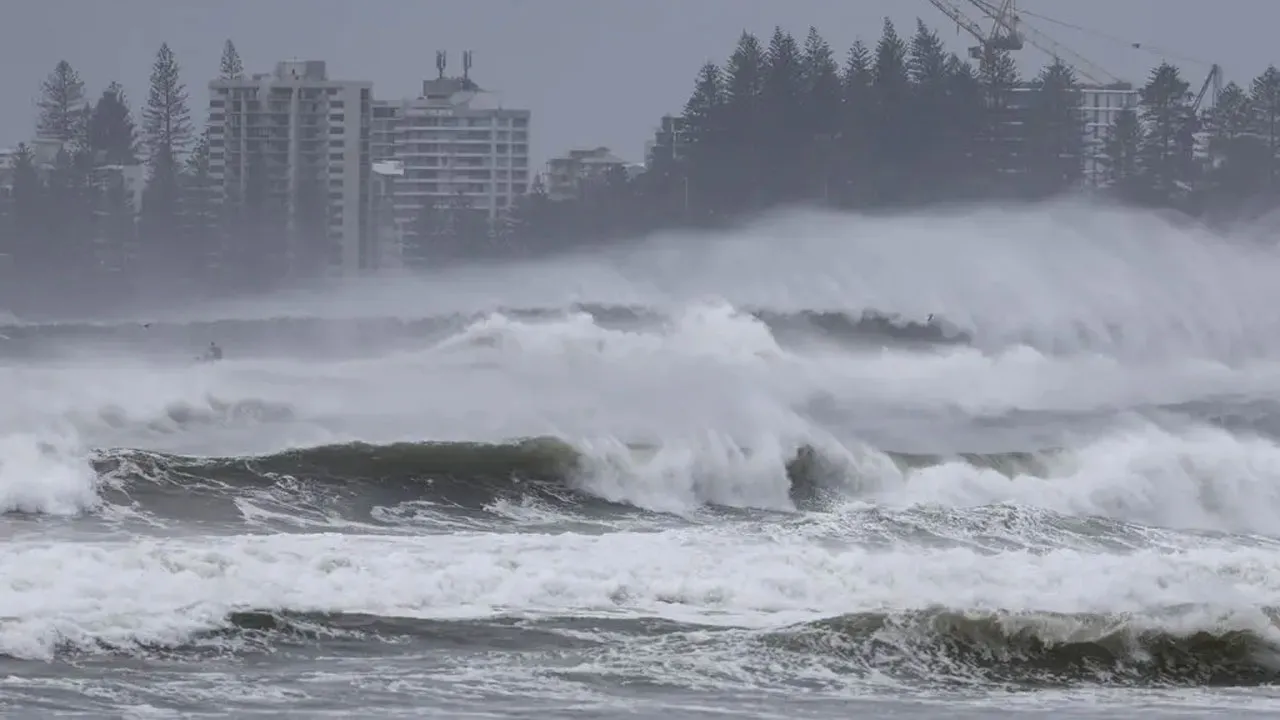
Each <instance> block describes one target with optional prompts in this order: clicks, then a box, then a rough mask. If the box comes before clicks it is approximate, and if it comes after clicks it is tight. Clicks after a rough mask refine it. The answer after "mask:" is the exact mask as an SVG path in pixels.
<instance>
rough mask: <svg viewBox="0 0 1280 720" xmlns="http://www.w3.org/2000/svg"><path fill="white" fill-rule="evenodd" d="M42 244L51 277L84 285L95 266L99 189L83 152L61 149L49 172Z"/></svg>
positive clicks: (86, 156) (87, 157) (86, 155)
mask: <svg viewBox="0 0 1280 720" xmlns="http://www.w3.org/2000/svg"><path fill="white" fill-rule="evenodd" d="M48 175H49V179H48V201H49V202H48V206H47V207H46V210H47V212H48V215H47V217H46V218H45V223H44V226H45V230H46V234H45V236H44V238H43V242H44V245H45V247H46V249H47V250H48V252H49V253H50V257H49V258H48V262H49V269H50V271H51V272H52V273H53V275H52V276H53V277H58V278H59V279H61V280H62V281H64V282H65V281H68V280H70V281H73V282H77V283H83V282H86V281H88V280H89V277H88V276H89V274H90V273H91V272H92V269H93V265H94V261H93V258H94V247H93V241H94V237H95V224H96V223H95V219H96V213H97V210H98V207H99V202H100V188H99V184H98V182H97V179H96V178H95V177H94V176H93V168H92V166H91V165H90V164H89V156H88V153H86V152H77V151H75V150H72V149H69V148H66V147H64V148H63V149H62V150H60V151H59V152H58V154H57V156H56V157H55V158H54V162H53V166H52V167H51V168H50V169H49V173H48Z"/></svg>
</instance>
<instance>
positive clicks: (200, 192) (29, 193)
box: [0, 20, 1280, 308]
mask: <svg viewBox="0 0 1280 720" xmlns="http://www.w3.org/2000/svg"><path fill="white" fill-rule="evenodd" d="M219 74H220V76H221V77H224V78H239V77H243V74H244V69H243V66H242V63H241V61H240V58H239V55H238V53H237V52H236V49H235V46H234V44H233V43H232V42H231V41H227V42H226V43H225V45H224V50H223V55H222V61H221V66H220V68H219ZM1081 89H1082V86H1081V84H1080V83H1079V82H1078V81H1077V79H1076V77H1075V74H1074V72H1073V71H1072V69H1071V68H1070V67H1068V66H1067V65H1065V64H1063V63H1061V62H1053V63H1051V64H1049V65H1048V66H1046V67H1044V68H1042V69H1040V70H1039V71H1038V72H1037V73H1036V74H1035V75H1034V76H1033V77H1031V78H1029V79H1026V78H1024V77H1023V76H1022V75H1021V73H1020V71H1019V69H1018V67H1017V66H1016V64H1015V63H1014V61H1013V60H1012V58H1011V57H1010V56H1009V54H1008V53H1006V52H1002V51H999V50H995V49H990V48H988V49H986V50H984V51H983V52H982V53H981V55H980V57H979V58H977V59H976V61H974V62H970V61H968V60H966V59H963V58H961V57H959V56H957V55H956V54H954V53H949V52H947V51H946V50H945V49H944V46H943V43H942V42H941V40H940V38H939V37H938V35H937V33H936V32H934V31H933V30H931V29H930V28H929V27H928V26H926V25H925V24H924V23H923V22H919V21H917V24H916V29H915V33H914V34H913V35H912V36H911V37H910V38H909V39H904V38H902V37H901V36H899V34H898V32H897V30H896V28H895V27H894V25H893V23H891V22H889V21H887V20H886V21H885V23H884V26H883V28H882V31H881V33H880V38H879V40H878V42H877V43H876V44H875V45H874V46H867V45H864V44H863V43H862V42H857V43H855V44H854V45H853V47H852V48H850V49H849V51H848V52H847V53H845V55H844V57H843V58H838V57H837V55H836V53H835V51H834V50H833V49H832V48H831V46H830V45H829V44H828V43H827V42H826V41H825V40H824V39H823V38H822V36H821V35H820V34H819V33H818V31H817V30H816V29H810V30H809V32H808V34H807V36H806V37H805V38H804V40H803V41H799V40H797V39H796V38H795V37H794V36H792V35H790V34H788V33H787V32H784V31H783V30H781V29H777V30H775V31H774V33H773V34H772V37H770V38H769V40H768V42H767V43H765V42H762V41H761V40H760V39H759V38H757V37H756V36H754V35H751V34H749V33H743V34H742V35H741V36H740V38H739V39H738V42H737V45H736V47H734V49H733V51H732V53H731V54H730V55H729V57H728V59H727V61H726V62H724V63H723V64H716V63H708V64H706V65H705V66H703V67H702V68H700V70H699V71H698V73H697V76H696V78H695V80H694V83H693V90H692V93H691V95H690V97H689V99H688V101H687V102H686V103H685V106H684V108H683V112H682V113H680V115H679V116H678V117H675V118H672V122H671V123H670V128H669V129H670V130H671V132H668V133H666V134H665V135H664V136H663V140H662V141H661V142H659V143H657V145H656V147H655V148H654V151H653V156H652V158H651V162H649V163H648V165H647V167H646V168H645V170H644V171H643V172H640V173H638V174H631V173H628V172H626V171H624V170H623V169H622V168H614V169H613V170H611V171H610V172H609V173H607V174H606V175H605V176H604V177H603V178H600V179H599V181H597V182H592V183H588V184H585V185H584V186H582V187H581V188H580V191H579V193H578V196H577V197H576V198H574V199H571V200H552V199H551V198H550V197H549V196H548V194H547V191H546V188H545V186H543V184H542V183H541V182H540V181H538V180H535V182H534V183H533V186H532V187H531V189H530V191H529V192H528V193H527V194H526V195H525V196H524V197H523V198H522V199H521V200H520V202H518V203H517V204H516V205H515V207H514V208H512V209H511V211H510V212H508V213H505V214H504V215H503V216H502V217H501V219H500V221H499V222H498V223H497V224H496V225H493V226H491V225H490V224H489V223H487V222H478V221H477V217H478V216H477V214H476V213H475V212H471V211H472V210H473V209H472V208H468V207H465V206H463V205H462V204H456V203H444V204H442V205H436V204H432V205H431V207H428V208H424V209H423V213H422V218H421V219H420V220H421V221H420V222H417V223H411V224H410V226H409V227H406V228H401V230H402V231H403V233H404V244H405V246H406V248H405V251H406V253H405V254H406V257H407V258H409V259H410V260H411V261H414V262H416V263H418V264H421V265H426V266H430V265H432V264H438V263H441V262H447V261H450V260H456V259H472V258H476V257H500V258H501V257H519V256H528V255H536V254H542V253H547V252H554V251H556V250H559V249H564V248H566V247H572V246H576V245H582V244H586V243H598V242H607V241H612V240H618V239H623V238H628V237H635V236H639V235H643V234H646V233H651V232H655V231H660V230H666V229H674V228H706V227H723V226H726V225H730V224H732V223H736V222H740V221H742V220H744V219H746V218H750V217H751V216H753V215H756V214H758V213H761V212H765V211H768V210H770V209H773V208H777V207H780V206H785V205H792V204H797V203H802V204H809V205H815V206H822V207H829V208H836V209H843V210H851V211H858V212H893V211H901V210H906V209H910V208H915V207H920V206H926V205H931V204H938V203H959V202H976V201H983V200H1003V201H1036V200H1040V199H1044V198H1050V197H1054V196H1056V195H1060V194H1062V193H1067V192H1074V191H1077V190H1079V189H1081V188H1082V187H1083V186H1084V185H1086V180H1087V179H1088V177H1087V174H1086V169H1087V168H1090V167H1094V166H1096V167H1097V168H1100V171H1099V174H1098V177H1097V178H1096V179H1097V180H1098V183H1097V184H1098V187H1097V188H1093V190H1096V192H1099V193H1102V194H1105V195H1106V196H1109V197H1113V198H1115V199H1117V200H1120V201H1123V202H1126V203H1132V204H1138V205H1142V206H1147V207H1163V208H1175V209H1178V210H1181V211H1183V212H1186V213H1189V214H1193V215H1200V216H1213V217H1232V216H1238V215H1239V214H1241V213H1254V212H1262V211H1265V210H1267V209H1270V208H1271V207H1273V206H1274V205H1275V204H1276V203H1275V199H1276V197H1277V192H1276V190H1277V188H1276V179H1277V169H1278V168H1280V70H1277V69H1276V68H1275V67H1269V68H1267V69H1266V70H1265V71H1264V72H1263V73H1262V74H1260V75H1259V76H1258V77H1257V78H1255V79H1254V80H1253V81H1252V82H1251V83H1250V84H1249V85H1248V86H1247V87H1242V86H1238V85H1235V84H1229V85H1227V86H1226V88H1225V89H1224V90H1223V92H1222V93H1221V95H1220V96H1219V97H1217V98H1216V102H1215V103H1213V105H1212V107H1211V108H1197V106H1196V101H1195V97H1194V94H1193V93H1192V92H1191V90H1192V88H1191V85H1190V83H1189V82H1188V81H1187V80H1186V79H1184V78H1183V77H1182V74H1181V72H1180V70H1179V69H1178V68H1177V67H1176V66H1174V65H1171V64H1168V63H1162V64H1160V65H1159V66H1157V67H1156V68H1155V69H1153V70H1152V71H1151V73H1150V76H1149V77H1148V78H1147V81H1146V83H1145V85H1144V86H1143V87H1141V88H1139V89H1138V99H1139V102H1138V103H1137V105H1136V106H1135V107H1133V108H1131V109H1126V110H1123V111H1121V112H1119V114H1118V116H1117V119H1116V121H1115V122H1114V124H1112V125H1110V126H1109V127H1107V128H1105V132H1102V133H1100V134H1099V135H1098V136H1097V137H1096V138H1092V139H1091V138H1090V137H1088V136H1087V132H1086V131H1087V130H1090V131H1091V130H1092V128H1091V127H1089V124H1088V123H1089V120H1090V119H1089V118H1088V117H1086V108H1084V107H1083V105H1082V97H1083V96H1082V92H1081ZM38 109H39V112H38V118H37V137H38V138H40V140H38V141H37V142H36V143H34V144H23V145H20V146H19V147H18V148H17V152H16V156H15V157H14V165H13V168H12V172H11V191H10V193H9V197H7V198H0V199H2V200H4V201H3V202H0V306H5V305H8V306H9V307H10V308H14V307H16V306H17V302H18V300H22V299H25V300H27V301H28V304H37V305H40V306H48V307H58V306H59V305H64V306H65V305H67V304H68V303H73V304H75V305H80V306H83V305H88V304H93V305H95V306H105V305H109V304H112V303H116V302H122V301H126V300H128V299H130V298H136V297H139V296H141V297H151V298H164V297H172V296H182V295H187V296H189V295H197V296H198V295H207V294H209V293H214V292H240V291H243V290H246V289H267V288H270V287H272V286H273V284H276V283H279V282H281V281H282V280H284V279H285V278H286V276H287V275H288V274H289V272H290V268H291V267H292V268H296V267H306V268H309V271H310V272H320V271H321V270H322V267H323V265H324V261H323V258H317V259H313V260H314V262H311V261H307V262H301V263H299V262H293V263H292V264H290V262H286V261H284V260H282V259H281V258H282V257H283V256H284V255H285V254H287V252H288V249H289V248H295V249H296V248H299V247H302V248H306V247H318V246H320V245H322V243H321V242H320V241H319V240H320V238H318V237H317V238H314V239H313V240H315V242H312V243H311V244H310V245H308V243H307V242H305V240H306V239H305V238H303V242H298V241H297V238H292V239H291V238H290V237H288V236H290V235H305V234H307V233H311V234H321V233H324V230H325V225H326V224H327V212H328V210H327V207H326V206H325V203H324V202H315V203H305V202H293V203H291V204H290V207H289V209H288V210H286V208H285V207H284V206H282V205H276V204H272V203H271V202H268V201H267V197H268V193H267V192H266V190H265V188H263V187H261V186H260V185H259V184H255V183H253V182H248V184H247V185H246V186H245V187H244V188H243V190H244V192H237V193H232V194H228V193H227V192H226V191H225V190H224V188H222V187H215V183H214V182H213V179H212V178H211V177H210V172H209V157H210V147H209V137H208V133H207V132H206V131H203V130H202V129H201V128H200V127H198V126H197V124H196V122H195V121H193V119H192V115H191V110H190V108H189V106H188V94H187V90H186V87H185V85H184V84H183V81H182V79H181V74H180V68H179V64H178V62H177V59H176V58H175V57H174V54H173V52H172V51H171V50H170V48H169V47H168V46H167V45H162V46H161V47H160V49H159V51H158V52H157V54H156V57H155V62H154V64H153V66H152V71H151V81H150V86H149V91H148V94H147V97H146V98H145V100H144V102H143V105H142V109H141V112H140V113H139V114H138V115H137V119H135V114H134V111H133V109H132V106H131V103H130V100H129V98H127V97H126V95H125V93H124V90H123V89H122V87H121V86H120V85H119V84H118V83H112V84H110V85H108V86H107V88H105V89H104V90H103V91H102V92H101V93H100V94H99V95H98V96H97V97H94V98H90V96H89V94H88V92H87V90H86V88H85V85H84V82H83V81H82V80H81V78H80V76H79V75H78V73H77V72H76V71H75V69H74V68H72V66H71V65H70V64H69V63H67V62H65V61H64V62H59V63H58V64H57V66H56V67H55V68H54V69H53V71H52V72H51V73H50V74H49V76H48V77H47V78H46V79H45V80H44V82H43V84H42V87H41V94H40V99H39V102H38ZM42 143H44V145H42ZM50 144H51V145H50ZM50 147H52V148H53V150H52V151H50V150H49V148H50ZM50 152H52V155H51V156H49V153H50ZM42 153H44V156H42ZM250 160H251V161H252V158H251V159H250ZM250 165H251V166H252V165H253V162H250ZM131 173H132V174H131ZM135 176H140V179H141V183H142V186H141V187H142V190H141V203H140V208H135V207H134V197H133V194H132V193H131V192H130V188H129V186H128V184H127V183H126V182H123V181H122V179H127V178H129V177H135ZM273 202H274V201H273ZM135 210H137V212H135ZM288 213H293V215H292V216H290V215H288ZM304 260H305V259H304ZM66 298H70V300H69V301H65V302H64V300H65V299H66Z"/></svg>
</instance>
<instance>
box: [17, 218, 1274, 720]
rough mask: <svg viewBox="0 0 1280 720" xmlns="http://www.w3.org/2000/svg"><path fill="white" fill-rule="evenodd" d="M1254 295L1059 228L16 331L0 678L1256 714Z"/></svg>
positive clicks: (1112, 234) (808, 247) (919, 237)
mask: <svg viewBox="0 0 1280 720" xmlns="http://www.w3.org/2000/svg"><path fill="white" fill-rule="evenodd" d="M1276 277H1280V251H1277V249H1276V248H1275V247H1274V246H1271V245H1268V244H1266V243H1263V242H1260V241H1259V240H1258V239H1257V238H1253V239H1250V240H1245V239H1244V238H1234V237H1225V236H1220V235H1215V234H1212V233H1210V232H1208V231H1206V230H1202V229H1198V228H1195V227H1190V226H1183V225H1177V224H1174V223H1171V222H1170V221H1168V220H1165V219H1161V218H1158V217H1154V216H1151V215H1146V214H1140V213H1133V212H1130V211H1122V210H1118V209H1099V208H1088V207H1081V206H1076V205H1070V204H1061V205H1050V206H1042V207H1035V208H1023V209H1018V210H999V209H984V210H970V211H963V212H961V211H956V212H953V213H949V214H938V215H932V216H921V217H882V218H849V217H836V216H828V215H820V214H790V215H781V216H776V217H773V218H770V219H767V220H765V221H762V222H759V223H757V224H754V225H751V226H749V227H744V228H741V229H739V230H736V231H733V232H725V233H720V234H716V235H697V236H675V235H671V236H662V237H654V238H649V239H647V240H645V241H643V242H640V243H637V244H635V245H630V246H626V247H616V248H611V249H607V250H599V251H596V252H592V253H581V254H577V255H574V256H567V257H561V258H556V259H548V260H543V261H539V262H536V263H522V264H519V265H503V266H497V265H495V266H487V267H480V266H477V267H470V268H460V269H456V270H451V271H450V272H448V273H444V272H441V273H438V274H431V273H427V274H425V275H423V276H417V277H412V278H410V277H398V278H381V279H377V280H369V281H367V282H366V281H352V282H344V283H339V284H336V285H334V286H333V287H329V288H326V289H324V290H323V291H315V290H311V291H305V292H304V291H298V292H294V293H289V294H278V295H274V296H271V297H264V298H256V299H252V300H240V301H237V302H226V303H221V304H218V305H209V306H205V307H201V308H185V309H173V310H171V311H169V312H168V313H167V314H157V315H155V316H150V317H145V318H144V317H138V318H131V319H129V320H127V321H126V320H121V321H118V322H112V323H75V322H67V323H61V324H55V323H46V324H25V325H24V324H22V323H20V322H19V321H18V320H17V319H16V318H15V319H13V320H14V322H12V323H9V324H8V325H6V326H5V327H4V328H3V329H0V334H3V335H4V336H5V337H6V338H7V339H6V340H3V341H0V391H2V392H3V394H4V397H5V402H4V403H3V404H2V405H0V511H3V512H4V513H5V515H4V522H3V525H2V527H3V529H4V532H5V534H6V543H5V545H4V547H3V548H0V578H4V580H3V581H0V618H4V621H3V623H2V624H0V655H2V656H4V657H5V658H7V659H6V660H4V661H3V662H7V663H11V664H12V673H13V674H14V675H15V676H21V675H22V674H23V672H25V671H24V668H32V667H36V666H37V665H39V664H40V663H55V664H57V663H67V666H68V667H76V668H80V670H78V671H77V672H82V673H83V674H84V677H83V678H82V680H83V682H85V683H90V684H93V683H97V684H98V686H100V687H101V688H104V690H103V691H102V692H103V693H110V692H116V691H121V692H123V690H121V689H122V688H124V687H125V686H126V685H127V684H128V683H132V682H135V679H134V678H133V677H132V676H131V675H130V672H131V671H130V670H129V668H135V667H138V666H139V664H141V666H143V667H149V668H163V669H164V673H165V674H164V675H163V676H164V677H166V678H169V679H168V680H165V682H171V683H173V687H174V688H179V687H186V686H187V685H184V683H192V682H198V680H197V679H196V674H197V673H198V672H208V668H209V667H211V666H212V667H215V668H221V667H223V666H224V665H225V667H226V668H228V669H227V672H226V673H225V674H224V675H220V676H219V677H220V678H221V679H219V680H218V681H217V685H216V687H210V688H205V689H204V690H202V692H205V693H206V694H209V693H212V694H215V695H217V696H218V697H222V698H226V702H227V703H228V705H227V706H228V707H230V708H232V709H233V710H239V711H241V712H246V713H248V712H256V711H260V710H264V709H269V708H272V707H283V705H281V704H280V703H284V702H286V701H285V700H284V699H281V698H276V699H272V698H271V697H269V696H264V695H263V694H261V693H250V692H248V690H247V687H248V685H247V684H246V683H247V682H248V681H246V680H243V679H236V678H237V676H236V675H235V673H233V672H231V671H230V669H229V668H231V667H233V666H234V665H235V663H238V662H242V661H244V660H245V659H246V658H252V659H253V662H257V663H264V664H268V665H272V667H273V668H274V670H273V672H278V673H280V674H281V675H282V676H287V677H290V678H295V679H296V678H301V677H304V676H305V677H307V678H312V679H309V680H307V682H315V683H317V684H316V685H314V686H312V685H306V684H305V683H302V681H301V680H298V682H299V683H302V684H300V685H299V687H300V688H303V689H299V690H298V691H297V692H299V693H302V694H303V695H305V694H306V693H307V692H313V691H314V692H321V690H320V689H316V688H319V687H320V686H321V685H323V684H324V683H325V682H330V683H339V682H354V681H353V680H351V677H352V676H350V673H352V672H354V671H352V670H351V669H350V665H348V664H346V661H347V660H354V659H359V662H360V663H364V665H363V666H364V667H367V668H372V669H371V670H368V671H367V672H376V673H380V674H381V676H385V677H391V676H394V677H396V678H397V682H398V683H400V684H399V685H398V687H399V688H400V690H399V692H405V693H408V692H412V693H416V694H417V695H418V696H419V697H424V698H435V699H436V700H438V701H439V702H440V703H445V704H446V705H447V703H448V702H449V698H453V697H456V696H457V694H458V693H502V694H503V697H518V698H521V699H522V702H527V703H529V704H530V706H536V707H539V708H543V709H546V710H547V712H553V711H554V709H555V708H564V707H568V706H569V705H570V704H572V703H573V702H585V700H583V698H590V701H591V702H592V703H596V704H597V706H599V707H615V706H616V707H622V706H623V705H624V704H625V702H626V701H627V698H628V697H630V696H629V693H631V692H633V688H635V687H638V686H643V687H655V688H662V689H663V692H664V693H670V694H673V695H677V696H680V697H684V698H687V700H688V702H690V703H694V702H701V703H719V704H722V705H724V706H725V707H728V708H730V709H731V711H732V712H741V713H745V714H749V713H748V711H749V708H748V707H747V706H746V705H741V706H735V705H734V702H735V701H733V700H732V697H734V696H735V695H744V694H745V695H750V696H751V697H759V698H769V697H784V696H788V694H794V693H797V692H800V691H801V690H802V689H803V691H804V693H805V694H806V695H805V696H806V697H808V698H811V700H810V701H811V702H815V703H822V702H831V703H833V705H832V707H836V706H837V705H838V704H839V703H841V702H846V701H848V700H850V699H854V698H866V697H871V696H879V695H880V694H883V693H888V694H890V695H892V696H902V697H907V696H908V695H911V694H912V693H920V692H927V693H932V694H935V695H938V696H941V697H946V698H950V699H951V700H952V701H954V702H979V700H978V699H982V700H981V701H982V702H987V701H990V699H991V698H993V697H996V696H997V695H998V694H1000V693H1007V692H1009V691H1010V690H1013V691H1015V692H1025V693H1032V694H1036V693H1043V692H1044V691H1046V689H1051V688H1064V687H1065V688H1071V689H1073V691H1075V692H1079V693H1094V694H1095V696H1096V697H1097V698H1099V700H1098V702H1100V703H1102V704H1104V705H1105V704H1107V703H1119V704H1121V705H1123V704H1124V702H1126V701H1125V700H1123V699H1122V698H1121V699H1117V698H1119V696H1112V695H1108V694H1107V692H1108V691H1110V690H1111V689H1113V688H1126V689H1132V688H1143V689H1146V690H1152V691H1154V690H1155V689H1164V690H1171V691H1175V692H1181V691H1182V690H1183V689H1186V691H1187V692H1188V693H1189V692H1191V690H1190V689H1191V688H1196V687H1203V686H1215V687H1235V688H1244V689H1245V690H1244V692H1253V690H1252V689H1253V688H1258V687H1264V686H1267V685H1269V684H1272V683H1274V682H1275V681H1276V679H1277V672H1280V661H1277V658H1280V654H1278V653H1280V634H1277V631H1276V629H1275V618H1276V611H1275V609H1274V608H1275V606H1276V596H1277V592H1280V580H1278V579H1277V578H1280V332H1277V331H1280V326H1278V325H1277V323H1278V322H1280V321H1278V320H1277V313H1276V311H1275V308H1277V307H1280V284H1277V283H1275V282H1274V278H1276ZM144 324H145V325H144ZM212 340H216V341H217V342H218V343H219V344H220V345H222V346H223V347H224V349H225V350H226V359H225V360H223V361H221V362H217V363H195V362H193V361H192V358H193V357H194V356H195V355H196V354H198V353H199V352H200V350H201V348H202V347H203V346H205V345H206V344H207V343H208V342H210V341H212ZM140 588H145V591H144V592H140V591H139V589H140ZM273 663H274V664H273ZM211 664H212V665H211ZM344 673H346V674H345V675H344ZM319 675H324V677H327V678H330V679H329V680H324V681H321V680H315V679H314V678H315V677H317V676H319ZM32 677H33V678H35V677H36V676H32ZM201 677H206V678H207V677H209V676H208V675H202V676H201ZM342 678H346V679H345V680H344V679H342ZM31 683H32V684H31V685H30V687H28V688H27V689H26V690H24V692H27V693H28V694H30V693H36V694H38V693H39V692H40V690H39V687H40V686H39V683H38V681H37V679H32V680H31ZM305 688H312V689H311V690H307V689H305ZM174 692H177V690H176V689H175V690H174ZM282 697H283V696H282ZM299 697H301V696H291V699H289V700H288V702H298V701H299V700H298V698H299ZM370 697H371V698H372V697H373V695H371V696H370ZM1046 697H1047V696H1046ZM1186 697H1188V698H1189V697H1190V696H1189V695H1188V696H1186ZM575 698H576V699H575ZM1220 699H1221V698H1220ZM1253 700H1256V701H1257V702H1265V700H1260V699H1257V698H1253ZM1221 701H1222V702H1223V703H1226V702H1228V701H1227V700H1226V699H1221ZM168 702H169V703H170V705H169V706H170V707H172V708H174V709H178V710H180V709H181V707H182V705H181V702H180V701H178V700H170V701H168ZM370 702H371V703H376V701H375V700H370ZM762 702H763V701H762ZM1046 702H1047V700H1046ZM273 703H274V704H273ZM110 707H117V706H110ZM734 707H736V708H737V709H736V710H733V709H732V708H734ZM108 709H109V706H108V705H102V706H99V707H98V710H100V711H102V712H107V711H108ZM114 711H115V712H118V711H119V709H118V708H117V709H116V710H114Z"/></svg>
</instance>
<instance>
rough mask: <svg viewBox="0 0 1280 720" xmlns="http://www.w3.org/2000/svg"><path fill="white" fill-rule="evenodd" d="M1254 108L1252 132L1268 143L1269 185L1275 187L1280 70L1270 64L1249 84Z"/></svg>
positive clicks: (1279, 168) (1278, 180) (1279, 175)
mask: <svg viewBox="0 0 1280 720" xmlns="http://www.w3.org/2000/svg"><path fill="white" fill-rule="evenodd" d="M1249 104H1250V106H1251V108H1252V113H1251V114H1252V115H1253V123H1252V128H1251V129H1252V132H1253V134H1254V135H1256V136H1257V137H1259V138H1261V139H1262V140H1263V142H1264V144H1265V146H1266V153H1265V155H1264V157H1266V159H1267V174H1266V187H1267V188H1268V189H1269V190H1271V191H1273V192H1274V191H1275V189H1276V187H1277V185H1280V70H1277V69H1276V66H1274V65H1271V66H1268V67H1267V69H1266V70H1264V71H1263V72H1262V74H1261V75H1259V76H1258V77H1256V78H1254V80H1253V82H1252V84H1251V85H1250V87H1249Z"/></svg>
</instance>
